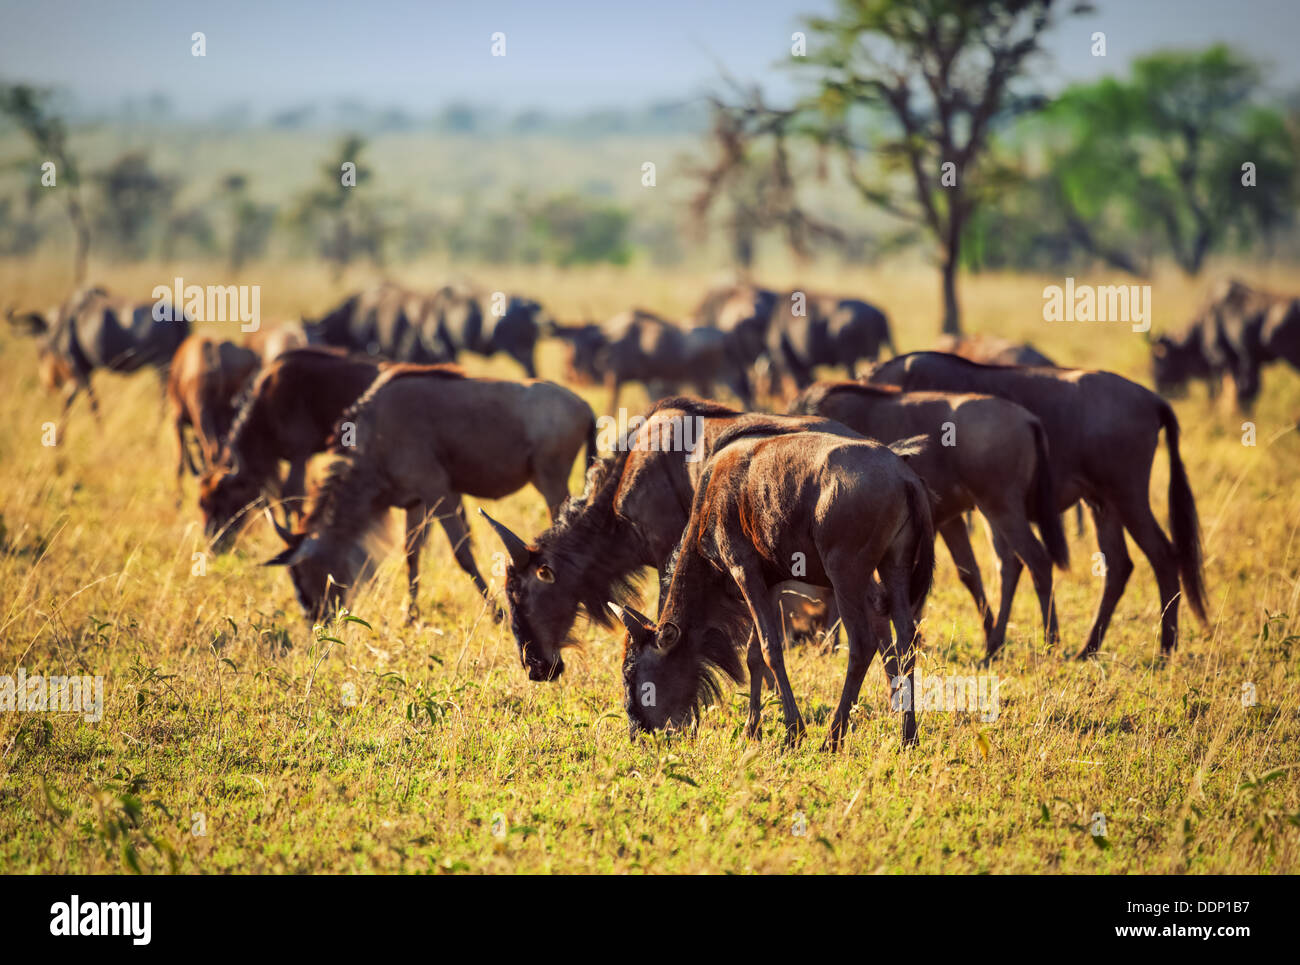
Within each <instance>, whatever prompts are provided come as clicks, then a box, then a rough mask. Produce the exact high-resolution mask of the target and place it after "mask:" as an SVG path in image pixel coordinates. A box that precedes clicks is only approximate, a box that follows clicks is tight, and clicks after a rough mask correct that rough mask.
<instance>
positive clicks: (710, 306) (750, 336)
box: [695, 283, 777, 370]
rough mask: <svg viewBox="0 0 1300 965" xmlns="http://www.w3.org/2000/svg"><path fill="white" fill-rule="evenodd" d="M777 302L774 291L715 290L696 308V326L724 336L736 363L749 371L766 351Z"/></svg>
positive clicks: (744, 287) (745, 287)
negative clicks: (715, 330)
mask: <svg viewBox="0 0 1300 965" xmlns="http://www.w3.org/2000/svg"><path fill="white" fill-rule="evenodd" d="M776 299H777V295H776V292H774V291H769V290H768V289H766V288H759V287H758V286H756V285H751V284H747V283H742V284H736V285H724V286H721V287H719V288H714V289H712V290H711V291H709V292H708V293H706V294H705V296H704V298H703V299H702V300H701V301H700V304H699V306H698V307H697V308H696V309H695V324H696V325H697V326H701V327H706V328H716V329H718V331H720V332H725V333H727V335H729V336H730V338H731V342H730V348H731V351H732V353H733V355H734V357H735V359H736V361H737V364H739V365H740V366H741V367H742V368H743V369H746V370H748V369H749V368H750V367H751V366H752V365H754V363H755V362H757V361H758V360H759V358H761V357H762V356H763V354H764V353H765V352H766V351H767V332H768V328H769V326H770V325H771V323H772V311H773V309H775V308H776Z"/></svg>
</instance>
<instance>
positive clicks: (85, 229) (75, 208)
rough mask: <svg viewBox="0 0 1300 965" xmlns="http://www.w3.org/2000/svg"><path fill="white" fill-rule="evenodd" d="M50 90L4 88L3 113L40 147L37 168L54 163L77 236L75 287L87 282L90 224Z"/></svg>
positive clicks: (17, 86)
mask: <svg viewBox="0 0 1300 965" xmlns="http://www.w3.org/2000/svg"><path fill="white" fill-rule="evenodd" d="M52 97H53V95H52V94H51V92H49V91H45V90H37V89H36V88H34V87H30V86H28V85H26V84H14V85H11V86H7V87H0V113H3V114H5V115H7V116H8V117H9V118H11V119H12V120H13V121H14V123H16V124H17V125H18V127H19V129H20V130H22V132H23V133H24V134H26V135H27V137H28V139H29V140H30V141H31V142H32V145H33V146H34V147H35V148H36V154H37V157H36V162H35V163H36V166H37V167H38V168H39V166H40V165H42V164H44V163H45V162H46V161H51V162H53V163H54V171H55V177H56V178H59V179H62V180H61V182H56V184H57V185H58V187H61V188H63V191H62V192H61V195H62V198H63V206H64V210H66V211H67V213H68V220H69V221H70V222H71V223H72V231H73V234H74V236H75V237H76V248H75V250H74V253H73V261H72V275H73V284H76V285H80V284H81V283H82V282H84V281H85V280H86V267H87V263H88V261H89V258H90V221H89V219H88V218H87V217H86V209H85V208H84V207H83V206H82V204H81V177H80V175H79V173H78V170H77V164H76V160H75V159H74V157H73V156H72V153H71V152H70V151H69V150H68V137H67V128H66V127H65V126H64V123H63V119H62V118H60V117H59V116H57V115H56V114H55V113H54V110H53V107H52V104H51V100H52Z"/></svg>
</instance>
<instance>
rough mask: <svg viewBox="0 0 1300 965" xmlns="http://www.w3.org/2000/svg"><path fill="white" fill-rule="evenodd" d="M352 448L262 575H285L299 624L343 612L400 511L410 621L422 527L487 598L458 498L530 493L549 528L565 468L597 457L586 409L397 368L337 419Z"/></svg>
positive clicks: (494, 383)
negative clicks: (366, 543) (369, 549)
mask: <svg viewBox="0 0 1300 965" xmlns="http://www.w3.org/2000/svg"><path fill="white" fill-rule="evenodd" d="M344 419H345V420H347V421H349V422H352V423H353V424H354V426H355V439H354V441H355V445H354V446H351V447H348V446H345V445H338V446H336V447H335V450H334V451H335V453H336V454H337V455H338V456H339V457H340V458H339V459H338V460H337V461H336V462H335V463H334V465H333V466H332V467H331V469H330V472H329V475H328V477H327V478H326V479H325V481H324V483H323V484H322V486H321V488H320V489H319V491H318V492H317V493H316V494H315V496H314V498H313V500H312V506H311V509H310V510H309V512H308V513H307V516H306V518H305V519H304V520H303V521H302V523H301V525H300V527H299V529H298V531H297V532H293V533H290V532H287V531H284V530H281V536H282V537H283V538H284V539H285V541H286V543H287V544H288V546H287V548H286V549H285V550H284V552H282V553H280V554H279V555H278V556H276V557H275V558H274V559H272V560H270V561H268V565H285V566H288V567H289V573H290V576H291V578H292V580H293V584H294V590H295V592H296V594H297V597H298V601H299V603H300V604H301V605H302V607H303V609H304V611H306V613H307V614H308V615H309V617H319V616H320V615H322V614H323V613H325V612H326V611H327V610H329V609H332V608H333V607H334V606H336V605H337V604H339V603H341V602H342V600H343V598H344V594H343V590H344V589H346V588H348V587H349V586H350V585H352V584H353V583H354V582H355V581H356V580H357V579H358V578H359V577H360V576H361V574H362V573H363V572H364V569H365V561H364V555H365V554H364V550H363V549H362V546H361V540H362V538H363V537H364V536H365V535H366V533H367V532H368V531H369V530H370V529H371V528H372V527H374V526H375V525H376V524H377V523H379V522H380V521H381V520H382V518H383V517H384V516H385V515H386V514H387V512H388V510H389V509H390V508H401V509H404V510H406V566H407V577H408V583H409V587H410V609H409V611H408V613H409V616H410V617H411V618H412V619H414V618H415V617H416V616H417V615H418V612H419V610H418V607H417V603H416V601H417V594H418V582H419V558H420V549H421V547H422V545H423V543H424V539H425V536H426V534H427V529H428V524H429V521H430V519H431V518H432V517H435V516H436V518H437V519H438V522H439V523H440V524H441V525H442V528H443V530H444V531H445V532H446V534H447V538H448V539H449V540H450V541H451V546H452V552H453V553H454V554H455V557H456V562H457V563H458V564H459V565H460V567H461V569H463V570H464V571H465V572H466V573H468V574H469V576H470V578H471V579H472V580H473V581H474V585H475V586H476V587H477V588H478V590H479V592H480V593H482V594H483V595H484V597H486V596H487V595H488V588H487V584H486V583H485V582H484V581H483V578H482V576H480V575H479V571H478V567H477V566H475V564H474V557H473V554H472V553H471V552H470V547H469V526H468V524H467V523H466V520H465V510H464V506H463V505H462V503H461V497H462V496H463V495H468V496H474V497H476V498H479V499H501V498H503V497H505V496H508V495H510V494H511V493H514V492H516V491H518V490H519V489H521V488H523V487H524V486H525V485H527V484H529V483H532V485H533V486H534V487H535V488H536V489H537V490H538V491H539V492H540V493H541V494H542V496H543V497H544V498H545V500H546V505H547V508H548V509H549V510H550V513H551V515H552V517H554V515H555V513H556V511H557V510H558V509H559V507H560V504H561V503H563V502H564V500H565V499H566V498H567V497H568V494H569V488H568V480H569V473H570V470H571V469H572V467H573V462H574V459H576V458H577V456H578V453H579V452H580V450H581V449H582V447H583V445H584V443H585V444H586V446H587V453H588V457H589V458H591V457H593V456H594V454H595V444H596V441H595V440H596V422H595V418H594V417H593V415H592V412H591V408H590V407H589V406H588V405H587V403H585V402H583V401H582V399H580V398H579V397H578V396H576V395H574V394H573V393H572V392H570V391H569V390H568V389H565V388H563V387H561V386H558V385H555V384H554V383H551V382H539V381H530V382H523V383H520V382H504V381H498V380H495V379H475V378H470V377H468V376H466V375H465V374H464V373H462V372H461V371H460V370H459V369H456V368H454V367H449V366H410V365H395V366H392V367H390V368H388V369H386V370H385V371H383V372H381V373H380V375H379V377H378V378H376V379H375V382H374V384H373V385H371V386H370V388H368V389H367V390H366V391H365V393H364V394H363V395H362V397H361V398H360V399H359V400H358V401H357V402H356V403H355V404H354V405H353V406H352V407H351V408H350V409H349V410H348V411H347V412H346V413H345V414H344Z"/></svg>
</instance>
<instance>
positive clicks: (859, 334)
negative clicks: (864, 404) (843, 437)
mask: <svg viewBox="0 0 1300 965" xmlns="http://www.w3.org/2000/svg"><path fill="white" fill-rule="evenodd" d="M882 347H888V348H889V351H890V354H891V355H897V354H898V352H897V350H896V349H895V348H894V341H893V336H891V335H890V332H889V320H888V319H887V318H886V317H885V314H884V312H882V311H881V310H880V309H878V308H876V307H875V306H874V305H869V304H867V303H866V302H864V301H859V300H858V299H855V298H836V297H833V296H826V295H812V294H807V293H805V292H801V291H794V292H790V293H789V294H788V295H786V296H784V297H783V298H781V299H779V300H778V301H777V303H776V306H775V308H774V309H773V312H772V320H771V323H770V325H769V327H768V335H767V357H768V361H769V363H770V365H771V372H770V376H771V386H772V394H773V395H777V394H779V392H780V380H781V376H782V373H788V374H789V375H790V377H791V378H793V379H794V381H795V385H796V386H798V388H799V389H800V390H803V389H805V388H807V387H808V386H809V385H811V384H812V381H813V379H814V378H815V377H816V376H815V375H814V372H813V370H814V368H815V367H816V366H818V365H828V366H840V367H842V368H844V369H846V370H847V371H848V374H849V375H850V376H851V377H852V376H855V375H857V374H858V373H857V371H856V369H857V364H858V362H860V361H862V360H866V361H868V362H874V361H875V360H876V359H877V358H879V356H880V350H881V348H882Z"/></svg>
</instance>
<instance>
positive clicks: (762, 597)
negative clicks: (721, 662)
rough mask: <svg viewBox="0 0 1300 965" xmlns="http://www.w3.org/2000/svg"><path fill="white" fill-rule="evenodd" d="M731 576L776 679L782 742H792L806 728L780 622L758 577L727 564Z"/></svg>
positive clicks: (761, 580)
mask: <svg viewBox="0 0 1300 965" xmlns="http://www.w3.org/2000/svg"><path fill="white" fill-rule="evenodd" d="M730 571H731V578H732V579H733V580H735V581H736V586H737V587H738V588H739V589H740V594H741V596H743V597H744V598H745V603H746V604H747V605H748V606H749V613H750V616H752V617H753V618H754V627H755V629H756V630H757V633H758V639H759V642H760V643H761V644H762V647H763V659H764V660H765V661H766V662H767V666H768V667H769V668H770V669H771V671H772V676H774V677H775V678H776V692H777V693H778V694H780V695H781V711H782V714H783V715H784V716H785V741H786V744H787V745H793V744H796V743H798V742H799V741H800V740H802V739H803V735H804V732H805V731H806V730H807V728H806V727H805V726H804V722H803V717H802V716H800V714H799V705H798V704H797V703H796V702H795V699H794V690H793V689H792V688H791V687H790V678H789V677H787V676H786V673H785V655H784V653H783V651H782V647H781V623H780V621H779V620H778V619H777V616H776V614H775V613H773V612H772V594H771V591H770V590H769V589H768V587H767V586H766V585H764V583H763V579H762V577H760V576H759V575H758V574H757V573H756V572H751V571H750V570H749V569H748V568H747V567H745V566H744V565H742V564H739V563H737V564H733V565H732V566H731V567H730Z"/></svg>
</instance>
